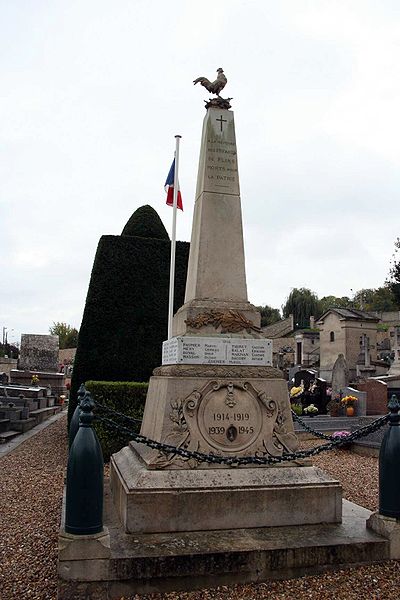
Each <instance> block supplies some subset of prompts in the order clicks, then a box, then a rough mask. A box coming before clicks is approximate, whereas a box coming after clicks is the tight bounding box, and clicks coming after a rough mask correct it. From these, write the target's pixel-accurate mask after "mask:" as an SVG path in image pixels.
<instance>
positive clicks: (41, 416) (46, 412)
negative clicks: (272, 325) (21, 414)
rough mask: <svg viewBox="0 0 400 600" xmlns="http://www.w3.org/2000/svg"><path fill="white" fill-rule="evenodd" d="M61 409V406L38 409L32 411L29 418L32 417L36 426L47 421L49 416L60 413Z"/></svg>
mask: <svg viewBox="0 0 400 600" xmlns="http://www.w3.org/2000/svg"><path fill="white" fill-rule="evenodd" d="M61 410H62V407H61V406H50V407H48V408H39V409H38V410H33V411H32V412H30V413H29V416H30V417H33V418H34V419H35V421H36V423H35V424H36V425H38V424H39V423H42V422H43V421H46V420H47V419H49V418H50V417H51V416H53V415H55V414H57V413H59V412H61Z"/></svg>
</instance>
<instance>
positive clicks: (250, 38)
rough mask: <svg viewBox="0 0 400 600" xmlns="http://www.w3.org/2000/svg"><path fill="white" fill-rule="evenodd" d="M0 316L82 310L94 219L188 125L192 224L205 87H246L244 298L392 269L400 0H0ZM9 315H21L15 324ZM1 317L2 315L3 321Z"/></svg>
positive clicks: (40, 317) (133, 203) (144, 190)
mask: <svg viewBox="0 0 400 600" xmlns="http://www.w3.org/2000/svg"><path fill="white" fill-rule="evenodd" d="M0 45H1V52H0V78H1V87H2V93H1V95H0V112H1V126H0V152H1V160H0V182H1V195H0V274H1V284H0V285H1V294H0V328H2V327H7V328H8V330H9V341H18V340H19V337H20V334H21V333H48V328H49V326H50V325H51V324H52V323H53V321H65V322H67V323H69V324H70V325H72V326H74V327H77V328H79V326H80V322H81V318H82V312H83V308H84V303H85V298H86V293H87V288H88V283H89V278H90V273H91V269H92V265H93V258H94V254H95V251H96V247H97V243H98V240H99V238H100V236H101V235H103V234H114V235H119V234H120V233H121V230H122V228H123V226H124V224H125V223H126V221H127V220H128V218H129V217H130V216H131V214H132V213H133V212H134V211H135V210H136V209H137V208H138V207H139V206H142V205H144V204H151V206H153V207H154V208H155V209H156V210H157V212H158V213H159V215H160V216H161V218H162V220H163V222H164V224H165V226H166V228H167V229H168V231H170V228H171V218H172V210H171V209H170V208H168V207H166V206H165V204H164V202H165V193H164V190H163V185H164V181H165V178H166V175H167V173H168V170H169V167H170V163H171V161H172V157H173V151H174V144H175V140H174V135H175V134H181V135H182V142H181V161H180V163H181V169H180V182H181V189H182V194H183V200H184V208H185V211H184V213H183V214H179V219H178V239H181V240H188V241H189V240H190V231H191V221H192V214H193V202H194V192H195V184H196V177H197V163H198V154H199V144H200V135H201V127H202V120H203V116H204V113H205V111H204V103H203V100H204V99H207V98H208V97H209V94H208V93H207V92H206V91H205V90H204V88H200V86H195V87H194V86H193V84H192V80H193V79H194V78H195V77H198V76H200V75H204V76H207V77H208V78H214V76H215V75H216V73H215V71H216V69H217V68H218V67H223V68H224V70H225V73H226V75H227V77H228V84H227V86H226V88H225V90H224V92H223V94H222V95H224V96H231V97H233V98H234V100H233V102H232V104H233V109H234V111H235V122H236V138H237V144H238V159H239V177H240V185H241V197H242V211H243V222H244V235H245V248H246V268H247V283H248V292H249V300H250V301H251V302H253V303H255V304H270V305H272V306H274V307H280V306H281V305H282V304H283V303H284V301H285V299H286V297H287V295H288V294H289V292H290V290H291V288H293V287H309V288H311V289H312V290H313V291H315V292H316V293H317V294H318V295H319V296H320V297H322V296H324V295H328V294H334V295H337V296H343V295H346V296H349V295H351V291H350V290H351V289H352V290H354V291H356V290H358V289H361V288H366V287H378V286H380V285H382V284H383V283H384V281H385V278H386V276H387V273H388V269H389V261H390V258H391V255H392V253H393V250H394V240H395V239H396V237H397V236H398V235H399V234H400V227H399V224H400V202H399V191H400V169H399V166H400V118H399V114H400V78H399V65H400V2H398V0H393V1H388V0H386V1H385V0H380V1H379V2H378V1H372V0H371V1H369V0H359V1H357V0H336V1H335V0H327V1H325V0H310V1H306V0H292V1H291V0H279V2H277V1H276V0H247V1H244V0H242V1H239V0H218V2H215V1H209V0H202V1H201V2H200V1H197V2H194V1H193V2H192V1H189V0H186V1H184V0H181V1H174V0H170V2H165V0H114V1H113V2H109V1H105V0H47V1H43V0H35V1H34V2H32V1H31V0H15V1H14V2H13V1H11V0H0ZM12 330H13V331H12ZM0 331H1V330H0Z"/></svg>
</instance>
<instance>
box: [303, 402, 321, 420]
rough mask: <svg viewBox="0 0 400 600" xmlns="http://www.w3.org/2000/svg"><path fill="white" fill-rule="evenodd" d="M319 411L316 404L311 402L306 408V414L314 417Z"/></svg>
mask: <svg viewBox="0 0 400 600" xmlns="http://www.w3.org/2000/svg"><path fill="white" fill-rule="evenodd" d="M317 413H318V408H317V407H316V406H315V404H309V405H308V406H306V407H305V409H304V414H306V415H308V416H309V417H313V416H314V415H316V414H317Z"/></svg>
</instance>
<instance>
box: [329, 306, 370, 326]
mask: <svg viewBox="0 0 400 600" xmlns="http://www.w3.org/2000/svg"><path fill="white" fill-rule="evenodd" d="M329 312H335V313H336V314H338V315H339V316H340V317H342V319H350V320H352V321H375V322H376V323H377V322H378V321H380V319H379V317H377V316H376V315H374V314H372V313H369V312H366V311H364V310H357V309H356V308H329V309H328V310H327V311H326V312H324V314H323V315H322V316H321V317H320V318H319V319H318V321H323V320H324V318H325V317H326V315H327V314H328V313H329Z"/></svg>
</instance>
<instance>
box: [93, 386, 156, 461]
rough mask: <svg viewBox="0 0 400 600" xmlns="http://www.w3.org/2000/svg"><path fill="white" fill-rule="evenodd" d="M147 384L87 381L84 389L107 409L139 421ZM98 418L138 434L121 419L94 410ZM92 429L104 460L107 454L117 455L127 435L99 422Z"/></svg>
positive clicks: (132, 426) (137, 427) (127, 437)
mask: <svg viewBox="0 0 400 600" xmlns="http://www.w3.org/2000/svg"><path fill="white" fill-rule="evenodd" d="M147 388H148V384H147V383H136V382H131V381H128V382H126V381H88V382H86V389H87V390H88V391H90V393H91V394H92V396H93V398H94V399H95V400H97V402H100V404H103V405H105V406H108V407H109V408H113V409H114V410H117V411H118V412H120V413H123V414H124V415H128V416H130V417H133V418H134V419H141V418H142V417H143V410H144V404H145V402H146V394H147ZM96 412H97V414H99V415H101V416H107V417H108V418H110V419H112V420H114V421H117V422H119V423H121V424H122V425H124V426H126V427H128V428H132V429H134V431H136V432H137V433H139V431H140V425H139V424H136V425H133V424H132V425H130V424H127V423H126V422H123V421H122V420H121V419H117V418H116V417H114V416H112V415H110V416H108V415H107V414H106V411H101V410H99V411H96ZM95 429H96V433H97V436H98V438H99V441H100V444H101V448H102V450H103V456H104V460H105V461H106V462H108V461H109V460H110V456H111V454H114V453H115V452H118V451H119V450H121V448H123V447H124V446H127V444H128V442H129V440H130V438H129V436H126V435H123V434H121V433H118V432H117V431H116V430H114V429H111V428H109V427H107V426H106V425H104V424H103V423H100V422H96V423H95Z"/></svg>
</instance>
